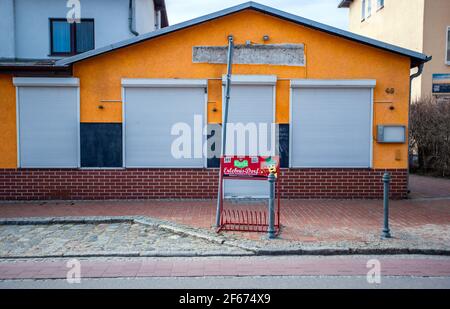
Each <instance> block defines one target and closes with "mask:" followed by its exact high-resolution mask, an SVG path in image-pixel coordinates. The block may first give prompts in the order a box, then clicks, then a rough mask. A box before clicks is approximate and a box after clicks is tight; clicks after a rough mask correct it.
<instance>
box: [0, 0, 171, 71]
mask: <svg viewBox="0 0 450 309" xmlns="http://www.w3.org/2000/svg"><path fill="white" fill-rule="evenodd" d="M78 13H79V16H77V15H76V14H78ZM68 15H69V16H71V17H74V18H75V19H77V22H75V23H73V24H70V23H68V22H67V17H68ZM167 25H168V21H167V14H166V10H165V4H164V1H161V0H113V1H110V0H90V1H83V0H79V1H66V0H39V1H35V0H2V1H0V29H1V31H2V35H1V36H0V63H3V64H4V65H6V64H8V63H9V64H11V63H14V62H19V63H18V64H20V61H22V62H26V61H29V62H30V61H31V63H33V62H32V61H34V62H35V61H36V60H45V59H60V58H61V57H66V56H70V55H73V54H79V53H82V52H86V51H88V50H92V49H97V48H101V47H104V46H107V45H110V44H113V43H116V42H119V41H123V40H125V39H129V38H132V37H135V36H136V35H138V34H143V33H147V32H150V31H154V30H157V29H159V28H161V27H165V26H167Z"/></svg>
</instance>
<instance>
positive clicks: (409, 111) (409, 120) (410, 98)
mask: <svg viewBox="0 0 450 309" xmlns="http://www.w3.org/2000/svg"><path fill="white" fill-rule="evenodd" d="M423 66H424V64H423V63H422V64H420V65H419V66H418V67H417V72H416V73H414V74H413V75H411V76H410V77H409V106H408V175H407V177H406V189H407V190H408V191H407V192H408V194H409V193H410V192H411V190H410V189H409V170H410V163H411V162H410V158H409V151H410V149H409V141H410V138H411V136H410V134H409V127H410V125H411V104H412V82H413V80H414V79H415V78H417V77H419V76H420V75H422V73H423Z"/></svg>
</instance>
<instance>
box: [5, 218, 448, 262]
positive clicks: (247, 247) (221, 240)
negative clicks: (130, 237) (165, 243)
mask: <svg viewBox="0 0 450 309" xmlns="http://www.w3.org/2000/svg"><path fill="white" fill-rule="evenodd" d="M112 223H136V224H142V225H147V226H150V227H153V228H159V229H162V230H165V231H169V232H172V233H174V234H177V235H183V236H190V237H195V238H198V239H203V240H205V241H209V242H212V243H216V244H219V245H225V246H228V247H235V248H238V249H241V250H243V251H246V252H245V253H239V252H236V253H233V252H184V251H181V252H169V251H167V252H162V251H159V252H158V251H144V252H82V253H77V252H67V253H59V254H51V255H22V256H0V259H2V260H4V259H20V258H23V259H32V258H76V257H213V256H216V257H217V256H233V257H240V256H281V255H285V256H286V255H327V256H330V255H405V254H406V255H408V254H420V255H441V256H450V249H432V248H395V247H393V248H337V247H334V248H333V247H331V248H330V247H328V248H326V247H324V248H286V249H283V248H282V249H278V248H275V249H266V248H260V247H259V246H258V245H257V244H256V243H255V242H254V241H251V240H246V241H245V242H244V243H243V242H241V241H239V240H236V239H233V238H231V237H229V236H217V235H215V234H213V233H212V232H206V231H204V230H202V229H196V228H192V227H186V226H183V225H180V224H177V223H173V222H170V221H165V220H160V219H155V218H150V217H145V216H117V217H106V216H102V217H99V216H97V217H41V218H36V217H30V218H8V219H4V218H3V219H0V225H50V224H112Z"/></svg>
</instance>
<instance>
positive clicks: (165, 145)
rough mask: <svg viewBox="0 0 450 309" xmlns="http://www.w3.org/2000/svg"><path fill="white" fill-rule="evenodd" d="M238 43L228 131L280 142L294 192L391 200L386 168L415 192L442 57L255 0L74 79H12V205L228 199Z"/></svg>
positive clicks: (399, 189) (243, 191)
mask: <svg viewBox="0 0 450 309" xmlns="http://www.w3.org/2000/svg"><path fill="white" fill-rule="evenodd" d="M230 35H231V36H232V37H233V39H234V43H233V44H234V48H235V52H234V57H233V66H232V68H233V75H232V79H231V101H230V106H229V113H228V123H230V124H241V125H243V126H245V127H247V128H248V130H250V129H251V128H252V127H256V126H258V128H261V127H262V128H263V129H262V130H263V131H264V130H265V131H266V132H270V133H268V136H275V137H276V138H275V140H276V142H275V147H273V148H271V150H270V155H279V156H280V157H281V159H280V161H281V172H280V177H279V179H280V181H281V183H280V188H281V195H282V197H284V198H380V197H382V194H383V184H382V175H383V174H384V173H385V172H386V171H388V172H390V173H391V174H392V176H393V178H392V191H391V192H392V197H394V198H404V197H406V194H407V161H408V158H407V153H408V147H407V136H406V132H407V127H408V106H409V82H410V70H411V68H415V67H417V66H420V65H422V64H423V63H425V62H427V61H428V60H429V59H428V57H427V56H426V55H424V54H422V53H418V52H414V51H411V50H407V49H404V48H400V47H397V46H394V45H390V44H386V43H383V42H380V41H376V40H373V39H370V38H366V37H362V36H359V35H355V34H353V33H350V32H347V31H343V30H340V29H336V28H333V27H330V26H327V25H324V24H320V23H317V22H314V21H311V20H308V19H304V18H302V17H299V16H296V15H292V14H288V13H285V12H282V11H279V10H277V9H274V8H271V7H267V6H263V5H260V4H256V3H253V2H249V3H245V4H241V5H238V6H235V7H232V8H229V9H225V10H222V11H219V12H216V13H213V14H209V15H206V16H203V17H199V18H196V19H194V20H191V21H187V22H184V23H181V24H177V25H173V26H169V27H166V28H163V29H160V30H157V31H154V32H150V33H147V34H143V35H140V36H137V37H135V38H134V39H131V40H127V41H123V42H119V43H116V44H113V45H111V46H109V47H108V48H100V49H96V50H93V51H90V52H86V53H82V54H79V55H74V56H72V57H69V58H64V59H61V60H59V61H57V62H56V63H55V64H54V68H53V69H54V70H57V69H61V68H65V69H66V70H67V71H68V72H70V76H67V77H48V76H46V77H42V76H40V77H31V76H24V75H23V74H15V73H0V90H1V92H2V96H0V108H1V113H0V117H1V119H0V120H1V121H0V132H1V133H2V142H1V143H0V199H3V200H9V199H148V198H216V197H217V184H218V174H219V170H218V166H219V157H218V156H217V155H216V156H214V155H210V154H211V153H213V152H215V153H217V147H220V146H219V145H220V128H221V125H222V122H223V119H222V117H223V113H222V110H223V103H224V100H223V98H224V75H225V74H226V72H227V57H226V54H227V53H226V51H227V48H228V37H229V36H230ZM244 135H245V134H244ZM228 136H229V137H230V136H231V134H228ZM229 137H228V138H229ZM228 138H227V141H228ZM271 140H272V141H273V140H274V139H271ZM211 141H212V142H211ZM246 141H247V142H250V143H252V142H254V143H255V144H257V145H258V147H260V144H259V143H261V144H263V142H264V140H263V141H261V139H258V141H256V140H255V139H254V138H253V139H252V138H249V139H248V140H246ZM210 143H211V147H209V145H208V144H210ZM205 145H206V146H205ZM233 145H234V144H233V143H232V144H231V146H233ZM204 146H205V147H204ZM233 147H234V146H233ZM204 149H206V150H207V151H204ZM227 149H228V150H227V154H228V155H233V154H234V155H248V154H250V153H246V152H247V150H248V148H247V147H246V148H245V149H244V153H243V152H240V150H235V149H236V148H233V150H231V152H229V151H230V149H231V148H230V147H227ZM261 149H262V148H258V151H261ZM219 153H220V152H219ZM258 154H260V153H258ZM264 186H265V184H262V185H261V186H260V185H254V184H252V183H251V182H236V181H234V182H233V181H231V182H229V183H228V184H225V189H224V192H225V195H228V196H245V197H259V196H261V195H265V194H267V190H266V189H265V187H264Z"/></svg>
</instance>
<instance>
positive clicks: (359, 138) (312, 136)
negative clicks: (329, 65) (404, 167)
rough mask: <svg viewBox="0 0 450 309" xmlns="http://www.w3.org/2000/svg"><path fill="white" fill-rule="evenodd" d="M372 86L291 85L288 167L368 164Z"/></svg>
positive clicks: (372, 84)
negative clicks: (289, 165)
mask: <svg viewBox="0 0 450 309" xmlns="http://www.w3.org/2000/svg"><path fill="white" fill-rule="evenodd" d="M374 85H375V83H374V82H370V83H368V84H367V85H365V86H364V85H360V84H357V85H356V86H355V85H353V86H352V85H351V84H346V83H343V84H342V85H340V86H339V87H333V86H331V85H327V84H325V85H322V86H320V87H318V86H315V85H313V86H311V87H309V86H308V85H301V86H300V87H295V86H294V87H293V89H292V106H291V155H290V161H291V166H292V167H344V168H368V167H371V161H372V160H371V158H372V155H371V151H372V146H371V145H372V87H373V86H374Z"/></svg>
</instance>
